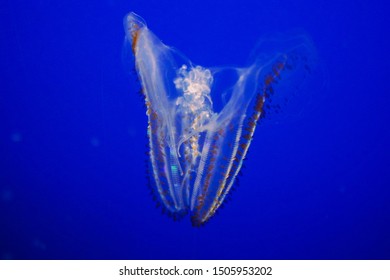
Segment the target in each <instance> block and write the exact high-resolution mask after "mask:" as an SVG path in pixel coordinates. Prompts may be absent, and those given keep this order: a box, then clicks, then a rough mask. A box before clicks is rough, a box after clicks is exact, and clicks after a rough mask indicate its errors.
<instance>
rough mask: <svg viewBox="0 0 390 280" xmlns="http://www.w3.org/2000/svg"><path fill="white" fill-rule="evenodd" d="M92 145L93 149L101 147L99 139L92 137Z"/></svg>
mask: <svg viewBox="0 0 390 280" xmlns="http://www.w3.org/2000/svg"><path fill="white" fill-rule="evenodd" d="M91 145H92V146H93V147H99V146H100V141H99V139H97V138H96V137H92V138H91Z"/></svg>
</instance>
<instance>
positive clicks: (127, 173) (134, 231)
mask: <svg viewBox="0 0 390 280" xmlns="http://www.w3.org/2000/svg"><path fill="white" fill-rule="evenodd" d="M3 2H4V3H3V4H2V5H1V6H2V7H1V8H0V13H1V14H0V21H1V28H0V36H1V40H0V56H1V58H0V66H1V68H0V71H1V75H0V77H1V78H0V120H1V125H0V164H1V166H0V167H1V169H0V259H389V258H390V238H389V236H390V172H389V170H390V149H389V143H390V126H389V121H390V110H389V104H390V94H389V92H390V89H389V81H387V76H388V75H387V74H388V69H387V68H388V65H389V63H388V62H389V61H388V50H389V47H388V41H387V37H388V36H387V35H386V34H387V33H386V28H385V26H386V25H388V22H387V19H386V17H387V14H386V11H387V9H386V7H385V3H384V2H383V1H375V0H374V1H369V2H367V1H351V0H349V1H342V2H340V1H335V0H330V1H325V0H320V1H307V0H298V1H285V0H282V1H276V2H274V1H250V0H248V1H245V0H244V1H203V0H199V1H139V0H138V1H119V0H118V1H116V0H108V1H100V2H99V1H81V2H80V1H65V2H61V1H48V0H42V1H22V0H14V1H10V0H5V1H3ZM129 11H134V12H136V13H137V14H139V15H141V16H142V17H143V18H144V19H145V20H146V22H147V23H148V26H149V27H150V29H151V30H153V32H155V33H156V35H157V36H158V37H160V38H161V39H162V40H163V42H164V43H165V44H168V45H170V46H174V47H176V48H177V49H179V50H181V51H182V52H183V53H184V54H186V55H187V56H188V57H189V58H190V59H191V60H192V61H193V62H194V63H197V64H200V65H204V66H214V65H243V64H245V62H246V61H247V59H248V56H249V54H250V52H251V50H252V49H253V48H254V46H255V45H256V44H257V42H258V40H259V39H260V38H261V37H262V36H269V35H272V34H282V33H285V32H290V31H294V30H302V32H305V33H306V34H308V35H309V36H310V37H311V38H312V40H313V42H314V45H315V47H316V49H317V52H318V57H319V63H318V66H319V69H320V70H321V75H320V76H321V77H319V78H318V79H316V80H314V82H313V83H311V84H310V88H309V89H308V90H310V91H311V92H310V94H308V97H310V99H311V100H309V101H307V104H305V110H304V111H303V112H302V113H301V114H300V115H299V116H291V118H290V116H289V117H288V118H281V120H280V121H279V120H278V121H275V120H274V121H273V120H272V119H270V120H269V121H265V122H264V125H259V126H258V128H257V130H256V133H255V138H254V140H253V143H252V146H251V148H250V150H249V154H248V159H247V160H246V162H245V168H244V170H243V174H244V175H243V176H242V177H241V178H240V185H239V186H238V187H237V190H236V191H235V192H234V193H233V194H232V196H231V201H230V202H229V203H227V204H226V205H225V207H224V209H221V210H220V211H219V213H218V214H217V215H216V217H214V218H212V219H211V220H210V222H209V223H208V224H206V225H205V226H204V227H201V228H193V227H192V226H191V224H190V221H189V220H188V219H184V220H182V221H179V222H174V221H173V220H171V219H169V218H168V217H167V216H165V215H162V214H161V213H160V212H161V210H160V209H156V208H155V203H154V202H153V200H152V198H151V195H150V194H149V190H148V188H147V186H146V185H147V179H146V174H145V171H146V169H145V164H144V162H145V159H146V155H145V152H147V147H146V145H147V139H146V127H147V119H146V115H145V109H144V107H143V100H142V99H141V98H140V97H139V95H138V94H137V90H138V89H139V85H137V82H136V76H135V75H134V73H132V68H131V66H129V65H130V64H131V62H129V61H127V59H128V58H127V57H126V56H123V53H122V46H123V42H124V31H123V26H122V20H123V17H124V16H125V14H126V13H128V12H129ZM124 60H125V61H124Z"/></svg>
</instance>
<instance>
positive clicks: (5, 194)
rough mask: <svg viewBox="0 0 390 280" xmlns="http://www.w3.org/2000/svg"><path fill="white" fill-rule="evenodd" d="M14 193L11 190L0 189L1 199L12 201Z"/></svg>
mask: <svg viewBox="0 0 390 280" xmlns="http://www.w3.org/2000/svg"><path fill="white" fill-rule="evenodd" d="M13 197H14V195H13V193H12V191H11V190H8V189H2V190H0V199H1V201H11V200H12V199H13Z"/></svg>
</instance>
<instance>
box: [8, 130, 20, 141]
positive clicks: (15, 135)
mask: <svg viewBox="0 0 390 280" xmlns="http://www.w3.org/2000/svg"><path fill="white" fill-rule="evenodd" d="M10 138H11V141H12V142H15V143H19V142H22V134H20V133H18V132H15V133H12V134H11V137H10Z"/></svg>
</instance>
